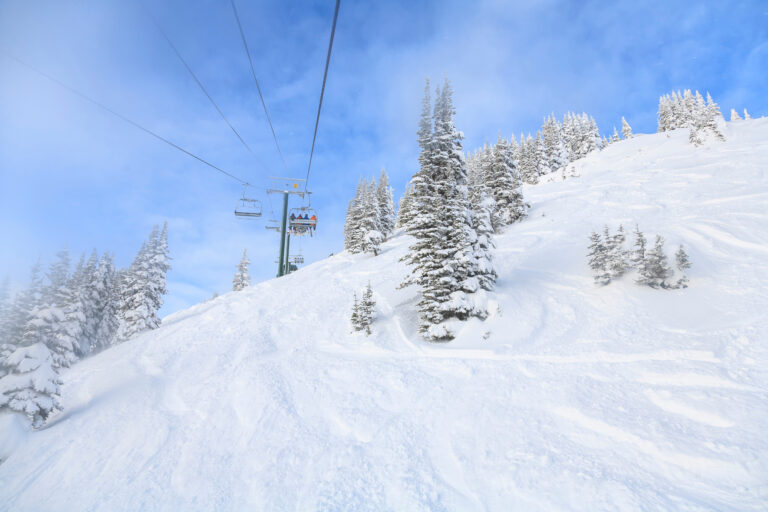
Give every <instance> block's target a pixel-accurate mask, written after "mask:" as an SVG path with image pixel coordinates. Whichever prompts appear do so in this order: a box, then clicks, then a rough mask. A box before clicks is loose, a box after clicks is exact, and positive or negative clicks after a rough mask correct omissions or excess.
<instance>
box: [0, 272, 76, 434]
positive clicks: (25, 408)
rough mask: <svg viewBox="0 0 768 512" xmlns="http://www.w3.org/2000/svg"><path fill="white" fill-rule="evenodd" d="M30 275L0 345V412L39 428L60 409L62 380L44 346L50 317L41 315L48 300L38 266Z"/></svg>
mask: <svg viewBox="0 0 768 512" xmlns="http://www.w3.org/2000/svg"><path fill="white" fill-rule="evenodd" d="M31 274H32V275H31V279H30V284H29V286H28V287H27V288H26V289H25V290H23V291H22V292H20V293H19V294H18V295H17V296H16V300H15V301H14V303H13V306H12V307H11V311H10V317H9V323H8V326H9V327H8V328H9V332H8V338H7V340H6V343H0V412H2V411H3V410H10V411H14V412H18V413H21V414H24V415H26V416H27V417H28V418H29V420H30V421H31V422H32V426H33V427H35V428H38V427H41V426H43V424H44V423H45V420H46V419H47V418H48V416H50V414H51V413H53V412H54V411H57V410H60V409H61V405H60V403H59V396H60V394H61V392H60V385H61V379H60V378H59V374H58V370H57V367H58V366H59V364H56V363H55V361H54V359H55V358H56V357H55V354H54V353H53V352H52V351H51V349H49V348H48V345H47V344H46V341H49V340H50V338H49V337H48V335H49V332H48V330H47V327H48V326H49V323H48V322H47V319H49V318H50V316H49V315H47V314H43V311H44V309H43V305H44V302H46V301H47V300H48V299H47V298H46V297H45V292H46V290H45V289H44V286H43V280H42V276H41V274H40V264H39V263H36V264H35V265H34V266H33V267H32V272H31Z"/></svg>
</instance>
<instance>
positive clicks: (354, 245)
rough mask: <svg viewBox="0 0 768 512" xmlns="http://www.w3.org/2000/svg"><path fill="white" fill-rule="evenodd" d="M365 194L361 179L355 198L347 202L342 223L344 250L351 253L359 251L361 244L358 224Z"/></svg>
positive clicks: (361, 179)
mask: <svg viewBox="0 0 768 512" xmlns="http://www.w3.org/2000/svg"><path fill="white" fill-rule="evenodd" d="M364 194H365V182H364V181H363V178H360V180H359V181H358V182H357V189H356V190H355V197H353V198H352V199H351V200H350V201H349V205H348V206H347V216H346V218H345V221H344V248H345V249H346V250H348V251H349V252H351V253H357V252H360V251H361V248H360V245H361V242H362V239H361V236H362V235H361V233H360V223H361V220H362V215H363V199H364V198H363V196H364Z"/></svg>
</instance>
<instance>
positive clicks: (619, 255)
mask: <svg viewBox="0 0 768 512" xmlns="http://www.w3.org/2000/svg"><path fill="white" fill-rule="evenodd" d="M606 234H607V228H606ZM625 240H626V237H625V235H624V226H622V225H621V224H619V229H618V230H617V231H616V234H615V235H613V236H611V237H610V243H609V244H608V272H609V273H610V275H611V279H616V278H618V277H621V276H623V275H624V273H625V272H626V271H627V269H628V268H629V263H628V261H627V251H626V250H625V249H624V242H625Z"/></svg>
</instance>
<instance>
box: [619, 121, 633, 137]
mask: <svg viewBox="0 0 768 512" xmlns="http://www.w3.org/2000/svg"><path fill="white" fill-rule="evenodd" d="M621 134H622V135H623V136H624V138H625V139H631V138H632V137H634V135H632V127H631V126H629V123H628V122H627V120H626V119H624V116H622V117H621Z"/></svg>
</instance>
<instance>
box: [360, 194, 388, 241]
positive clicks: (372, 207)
mask: <svg viewBox="0 0 768 512" xmlns="http://www.w3.org/2000/svg"><path fill="white" fill-rule="evenodd" d="M376 196H377V194H376V181H375V180H373V179H371V181H370V183H367V184H365V186H364V187H363V197H362V201H361V206H362V211H361V216H360V223H359V225H358V229H359V230H360V250H361V251H362V252H371V253H373V255H374V256H377V255H378V254H379V250H380V246H381V242H382V241H383V239H384V236H383V234H382V233H381V232H380V231H379V219H380V212H379V202H378V200H377V197H376Z"/></svg>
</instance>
